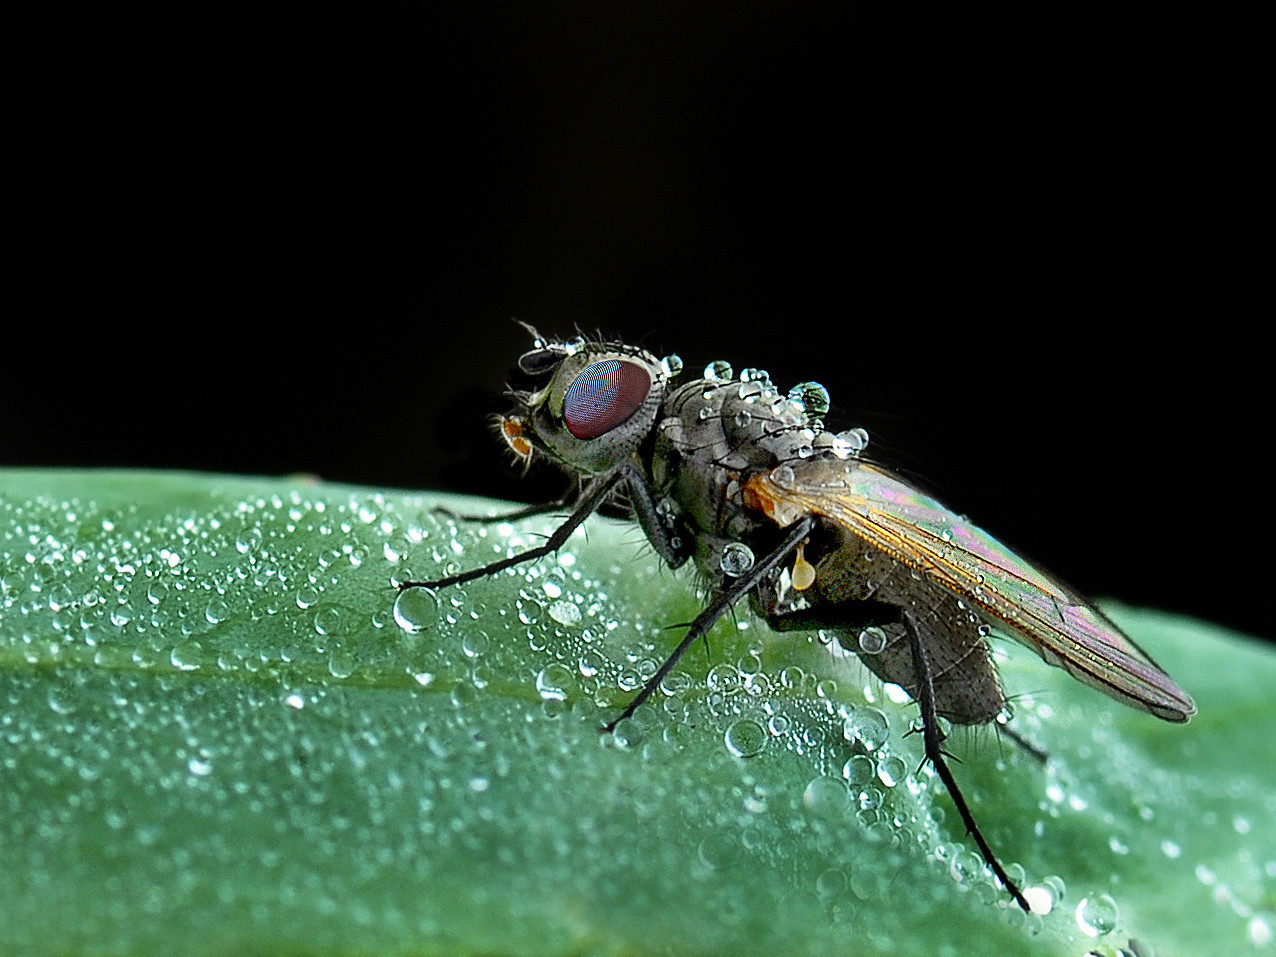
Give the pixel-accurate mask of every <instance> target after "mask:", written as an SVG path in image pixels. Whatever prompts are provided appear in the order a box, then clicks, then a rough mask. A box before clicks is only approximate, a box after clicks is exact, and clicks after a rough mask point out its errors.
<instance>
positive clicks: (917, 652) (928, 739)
mask: <svg viewBox="0 0 1276 957" xmlns="http://www.w3.org/2000/svg"><path fill="white" fill-rule="evenodd" d="M903 622H904V630H905V631H906V632H907V633H908V642H909V645H910V646H911V647H912V650H913V667H914V668H915V669H916V670H917V704H918V706H919V707H920V709H921V716H922V742H923V745H924V748H925V752H926V758H927V759H928V760H929V761H930V763H931V764H932V765H933V766H934V768H935V773H936V774H938V775H939V779H940V780H941V781H943V782H944V787H945V788H947V789H948V796H949V797H950V798H952V800H953V804H954V805H956V807H957V813H958V814H960V815H961V821H962V823H963V824H965V825H966V832H967V833H968V834H970V836H971V837H973V838H974V839H975V844H977V845H978V846H979V852H980V853H981V854H982V855H983V857H984V861H986V862H987V864H988V866H989V867H990V868H992V872H993V873H994V874H996V875H997V880H999V881H1001V886H1002V887H1004V888H1005V889H1006V891H1007V892H1008V893H1009V894H1010V896H1011V897H1013V898H1014V899H1015V903H1016V904H1018V905H1019V906H1020V907H1021V908H1023V910H1024V912H1025V913H1028V914H1031V913H1032V908H1031V907H1029V906H1028V899H1027V898H1026V897H1024V896H1023V891H1021V890H1020V889H1019V887H1018V885H1016V884H1015V882H1014V881H1013V880H1011V879H1010V875H1008V874H1007V873H1006V870H1005V868H1003V867H1002V866H1001V862H1000V861H998V860H997V855H996V854H994V853H993V851H992V847H991V846H990V845H989V844H988V841H987V840H986V839H985V838H984V835H983V832H982V831H981V830H979V825H978V824H976V823H975V816H974V815H973V814H971V813H970V807H969V806H968V805H967V804H966V798H965V797H964V796H962V793H961V788H959V787H958V786H957V779H956V778H954V777H953V773H952V771H950V770H949V769H948V760H947V755H946V753H945V751H944V748H943V738H942V737H941V736H940V732H939V715H938V714H937V713H936V711H935V682H934V678H933V677H932V675H931V667H930V659H929V658H928V657H927V655H926V649H925V648H924V647H923V646H922V640H921V638H920V637H919V636H918V634H917V629H916V628H915V627H914V626H913V623H912V621H911V620H910V619H909V618H908V616H904V618H903Z"/></svg>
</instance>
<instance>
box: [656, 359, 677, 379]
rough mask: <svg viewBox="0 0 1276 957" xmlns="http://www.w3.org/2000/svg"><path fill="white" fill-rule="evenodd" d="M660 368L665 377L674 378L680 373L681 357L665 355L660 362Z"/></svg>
mask: <svg viewBox="0 0 1276 957" xmlns="http://www.w3.org/2000/svg"><path fill="white" fill-rule="evenodd" d="M660 368H661V369H662V370H663V371H664V373H665V375H667V376H671V377H672V376H676V375H677V374H678V373H679V372H681V371H682V356H679V355H667V356H665V357H664V358H663V359H661V360H660Z"/></svg>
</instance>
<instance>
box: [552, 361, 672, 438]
mask: <svg viewBox="0 0 1276 957" xmlns="http://www.w3.org/2000/svg"><path fill="white" fill-rule="evenodd" d="M650 391H651V376H649V375H648V374H647V371H646V370H645V369H643V368H642V367H641V366H638V365H635V364H634V363H632V362H622V361H621V360H619V359H607V360H606V361H604V362H595V363H594V364H593V365H591V366H589V367H588V368H586V369H585V371H584V372H582V373H581V374H580V375H578V376H577V377H576V379H575V381H574V382H572V384H571V386H570V387H569V388H568V390H567V395H565V396H564V397H563V421H565V422H566V423H567V430H568V431H569V432H571V434H572V435H574V436H576V438H578V439H596V438H598V436H600V435H604V434H606V433H607V432H610V431H611V430H612V429H614V428H615V427H616V426H618V425H620V424H621V423H622V422H624V421H625V420H626V419H628V418H629V417H630V416H631V415H633V414H634V412H636V411H637V410H638V407H639V406H640V405H642V404H643V402H645V401H646V399H647V393H648V392H650Z"/></svg>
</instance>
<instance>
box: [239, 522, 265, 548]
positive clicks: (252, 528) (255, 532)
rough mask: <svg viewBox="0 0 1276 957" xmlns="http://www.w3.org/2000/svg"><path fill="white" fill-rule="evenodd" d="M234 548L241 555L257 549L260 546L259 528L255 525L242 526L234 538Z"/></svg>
mask: <svg viewBox="0 0 1276 957" xmlns="http://www.w3.org/2000/svg"><path fill="white" fill-rule="evenodd" d="M235 548H236V549H238V550H239V553H240V554H241V555H247V554H248V553H249V552H256V551H258V550H259V549H260V548H261V529H260V528H258V527H257V526H256V525H246V526H244V527H243V528H242V529H240V531H239V535H238V536H237V537H236V539H235Z"/></svg>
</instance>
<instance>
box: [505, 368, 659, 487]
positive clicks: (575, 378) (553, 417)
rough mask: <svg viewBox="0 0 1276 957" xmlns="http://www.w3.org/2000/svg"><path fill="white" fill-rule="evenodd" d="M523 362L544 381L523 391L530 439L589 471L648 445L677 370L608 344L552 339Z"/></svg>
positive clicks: (609, 465) (576, 468)
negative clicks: (672, 374) (667, 384)
mask: <svg viewBox="0 0 1276 957" xmlns="http://www.w3.org/2000/svg"><path fill="white" fill-rule="evenodd" d="M519 365H520V368H522V369H523V370H524V371H525V372H527V373H529V374H531V375H533V376H535V377H536V378H537V379H538V380H539V381H538V384H539V386H540V387H539V388H537V389H536V390H534V391H530V392H518V393H515V397H516V399H517V400H518V401H519V403H520V404H521V406H522V409H521V410H520V413H521V418H522V419H523V420H524V421H525V422H526V429H525V431H524V432H523V437H525V438H527V439H528V441H529V442H530V443H531V444H532V445H533V446H534V447H535V448H536V449H538V450H539V451H541V452H543V453H544V454H546V455H548V456H549V457H550V458H553V459H555V460H556V461H558V462H559V463H561V464H562V465H564V466H566V467H567V468H569V469H571V470H573V471H576V472H582V473H584V474H587V475H595V474H599V473H602V472H606V471H609V470H611V469H613V468H615V467H616V466H618V465H619V464H620V463H621V462H622V461H624V460H625V459H626V458H628V457H629V456H631V455H633V454H634V452H635V451H636V450H637V449H638V447H639V446H640V445H642V443H643V441H644V440H645V439H646V438H647V436H648V435H649V433H650V432H651V430H652V428H653V427H654V425H655V422H656V418H657V414H658V412H659V410H660V404H661V400H662V399H663V398H664V395H665V386H666V382H667V380H668V378H669V375H670V373H669V370H668V367H667V365H666V364H665V363H662V362H661V361H659V360H657V359H656V358H655V357H654V356H652V355H651V354H649V353H647V352H645V351H643V350H641V349H631V348H629V347H625V346H619V345H616V344H606V343H579V344H575V343H573V344H565V343H550V344H548V345H543V346H541V347H539V348H537V349H536V350H534V351H532V352H529V353H527V354H526V355H524V356H523V358H522V359H521V360H520V362H519Z"/></svg>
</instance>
